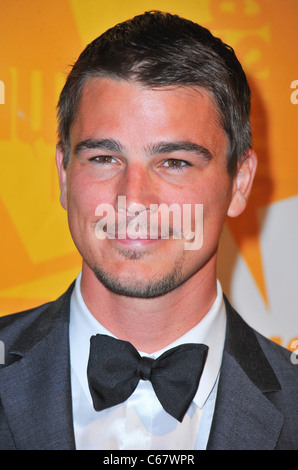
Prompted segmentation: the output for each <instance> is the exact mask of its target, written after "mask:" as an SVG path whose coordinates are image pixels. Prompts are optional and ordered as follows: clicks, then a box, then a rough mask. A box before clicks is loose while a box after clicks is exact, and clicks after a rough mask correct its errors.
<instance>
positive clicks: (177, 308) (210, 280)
mask: <svg viewBox="0 0 298 470" xmlns="http://www.w3.org/2000/svg"><path fill="white" fill-rule="evenodd" d="M201 271H202V270H201ZM201 271H200V272H198V273H196V274H194V275H193V276H192V277H191V278H190V279H188V280H187V281H186V282H185V283H184V284H182V285H181V286H180V287H178V288H176V289H174V290H173V291H171V292H169V293H168V294H166V295H163V296H161V297H157V298H153V299H140V298H132V297H126V296H122V295H118V294H114V293H112V292H110V291H109V290H108V289H106V288H105V287H104V286H103V284H102V283H101V282H99V281H98V279H97V278H96V276H95V275H94V273H93V271H91V270H90V268H89V267H87V266H86V265H85V264H83V269H82V278H81V292H82V296H83V299H84V301H85V303H86V305H87V307H88V309H89V310H90V312H91V313H92V314H93V315H94V317H95V318H96V319H97V320H98V321H99V322H100V323H101V324H102V325H103V326H104V327H105V328H106V329H107V330H109V331H110V332H111V333H112V334H113V335H115V336H116V337H117V338H119V339H123V340H125V341H129V342H131V343H132V344H133V345H134V346H135V348H136V349H138V350H139V351H143V352H145V353H149V354H150V353H152V352H154V351H158V350H159V349H162V348H163V347H165V346H167V345H168V344H170V343H172V342H173V341H175V340H176V339H177V338H179V337H180V336H182V335H183V334H184V333H186V332H187V331H189V330H190V329H191V328H193V327H194V326H195V325H196V324H197V323H199V322H200V321H201V320H202V318H203V317H204V316H205V315H206V313H207V312H208V311H209V309H210V308H211V306H212V304H213V302H214V301H215V298H216V295H217V286H216V273H215V269H213V267H212V268H211V267H210V266H207V267H206V269H204V268H203V271H204V272H201Z"/></svg>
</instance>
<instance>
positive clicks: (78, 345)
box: [70, 273, 226, 408]
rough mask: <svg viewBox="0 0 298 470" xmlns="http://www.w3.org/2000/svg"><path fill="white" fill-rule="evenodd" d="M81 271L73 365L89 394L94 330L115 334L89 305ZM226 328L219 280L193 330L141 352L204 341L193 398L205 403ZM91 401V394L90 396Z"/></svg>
mask: <svg viewBox="0 0 298 470" xmlns="http://www.w3.org/2000/svg"><path fill="white" fill-rule="evenodd" d="M80 285H81V273H80V274H79V275H78V277H77V279H76V283H75V288H74V290H73V293H72V296H71V307H70V353H71V367H72V370H73V371H74V373H75V374H76V376H77V378H78V379H79V381H80V383H81V385H82V387H83V388H84V391H85V393H86V394H87V396H90V392H89V387H88V381H87V373H86V370H87V364H88V358H89V347H90V337H91V336H92V335H95V334H105V335H109V336H113V337H114V335H113V334H111V333H110V332H109V331H108V330H107V329H106V328H104V326H103V325H101V324H100V323H99V322H98V321H97V320H96V319H95V317H94V316H93V315H92V314H91V312H90V311H89V309H88V308H87V306H86V304H85V302H84V299H83V297H82V294H81V288H80ZM225 330H226V311H225V304H224V300H223V294H222V288H221V284H220V282H219V281H217V297H216V299H215V301H214V303H213V305H212V307H211V308H210V310H209V311H208V313H207V314H206V315H205V316H204V318H203V319H202V320H201V321H200V322H199V323H198V324H197V325H195V326H194V327H193V328H192V329H191V330H189V331H188V332H187V333H185V334H184V335H182V336H181V337H180V338H178V339H176V340H175V341H174V342H172V343H171V344H169V345H168V346H166V347H165V348H163V349H161V350H159V351H156V352H154V353H153V354H150V355H149V354H145V353H143V352H142V351H139V353H140V354H141V355H147V356H150V357H158V356H160V355H161V354H163V353H164V352H165V351H166V350H168V349H170V348H173V347H175V346H178V345H180V344H185V343H203V344H206V345H207V346H208V347H209V351H208V356H207V360H206V364H205V367H204V371H203V374H202V377H201V380H200V386H199V387H198V390H197V393H196V395H195V397H194V399H193V401H194V402H195V403H196V405H197V406H198V407H200V408H201V407H202V406H203V405H204V403H205V401H206V400H207V398H208V396H209V394H210V393H211V391H212V389H213V387H214V385H215V382H216V379H217V377H218V374H219V370H220V364H221V359H222V352H223V347H224V339H225ZM90 401H91V397H90Z"/></svg>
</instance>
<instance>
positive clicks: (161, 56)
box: [58, 11, 251, 176]
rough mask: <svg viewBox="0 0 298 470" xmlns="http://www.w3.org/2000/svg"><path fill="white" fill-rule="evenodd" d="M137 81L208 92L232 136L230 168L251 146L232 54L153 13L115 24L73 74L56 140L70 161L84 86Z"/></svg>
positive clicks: (194, 28) (189, 25)
mask: <svg viewBox="0 0 298 470" xmlns="http://www.w3.org/2000/svg"><path fill="white" fill-rule="evenodd" d="M100 76H105V77H111V78H115V79H125V80H129V79H133V80H135V81H137V82H139V83H141V84H143V85H145V86H151V87H153V86H154V87H163V86H169V85H178V86H179V85H181V86H194V87H200V88H203V89H206V90H208V92H210V94H211V96H212V97H213V99H214V102H215V104H216V106H217V109H218V111H219V114H220V118H221V125H222V127H223V129H224V131H225V132H226V134H227V137H228V155H227V169H228V172H229V174H230V175H232V176H233V175H234V174H235V172H236V170H237V164H238V161H239V160H240V159H241V158H242V157H243V156H245V154H246V152H247V151H248V149H249V148H250V147H251V125H250V89H249V85H248V83H247V79H246V76H245V73H244V71H243V69H242V67H241V64H240V63H239V61H238V59H237V57H236V55H235V53H234V51H233V49H232V48H231V47H230V46H227V45H226V44H224V43H223V42H222V40H221V39H219V38H216V37H214V36H213V35H212V34H211V32H210V31H209V30H208V29H206V28H204V27H202V26H200V25H198V24H196V23H194V22H192V21H190V20H187V19H184V18H181V17H180V16H178V15H171V14H169V13H162V12H159V11H149V12H145V13H144V14H142V15H138V16H136V17H134V18H132V19H131V20H127V21H124V22H123V23H120V24H117V25H116V26H114V27H113V28H111V29H109V30H107V31H106V32H105V33H103V34H102V35H101V36H99V37H98V38H97V39H95V40H94V41H92V42H91V43H90V44H89V45H88V46H87V47H86V48H85V50H84V51H83V52H82V53H81V55H80V56H79V58H78V60H77V61H76V63H75V64H74V66H73V68H72V70H71V71H70V73H69V75H68V77H67V80H66V83H65V85H64V87H63V90H62V92H61V95H60V99H59V102H58V135H59V139H60V145H61V147H62V149H63V151H64V165H65V166H67V164H68V162H69V153H70V128H71V125H72V124H73V122H74V120H75V115H76V112H77V108H78V105H79V101H80V96H81V92H82V89H83V87H84V85H85V83H86V82H87V81H88V80H89V79H91V78H94V77H100Z"/></svg>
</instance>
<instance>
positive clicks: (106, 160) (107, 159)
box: [90, 155, 117, 165]
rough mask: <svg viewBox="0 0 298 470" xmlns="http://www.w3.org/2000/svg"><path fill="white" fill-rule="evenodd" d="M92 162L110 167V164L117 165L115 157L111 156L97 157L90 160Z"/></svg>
mask: <svg viewBox="0 0 298 470" xmlns="http://www.w3.org/2000/svg"><path fill="white" fill-rule="evenodd" d="M90 161H93V162H96V163H99V164H101V165H108V164H110V163H117V162H116V160H115V158H114V157H111V156H110V155H97V156H96V157H92V158H90Z"/></svg>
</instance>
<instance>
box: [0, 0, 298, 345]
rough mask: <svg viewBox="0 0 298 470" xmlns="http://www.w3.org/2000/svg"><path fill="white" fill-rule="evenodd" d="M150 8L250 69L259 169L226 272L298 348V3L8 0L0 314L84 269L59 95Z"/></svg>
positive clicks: (224, 277)
mask: <svg viewBox="0 0 298 470" xmlns="http://www.w3.org/2000/svg"><path fill="white" fill-rule="evenodd" d="M151 9H159V10H167V11H170V12H171V13H178V14H180V15H182V16H186V17H188V18H190V19H193V20H195V21H197V22H199V23H201V24H203V25H204V26H207V27H208V28H210V29H211V31H212V32H213V33H214V34H215V35H219V36H220V37H222V39H223V40H224V41H225V42H227V43H229V44H230V45H232V46H233V47H234V48H235V50H236V52H237V55H238V57H239V59H240V61H241V62H242V64H243V66H244V68H245V70H246V73H247V75H248V79H249V82H250V85H251V88H252V92H253V103H252V106H253V107H252V109H253V110H252V121H253V131H254V146H255V149H256V151H257V153H258V156H259V167H258V172H257V176H256V181H255V185H254V189H253V192H252V195H251V199H250V203H249V206H248V209H247V211H246V212H245V213H244V215H243V216H241V217H240V218H238V219H235V220H229V221H228V224H227V228H226V229H225V232H224V234H223V241H222V244H221V249H220V257H219V259H220V266H219V276H220V280H221V281H222V284H223V287H224V290H225V291H226V292H227V294H228V295H229V296H230V298H231V300H232V302H234V304H235V305H236V307H237V308H238V309H239V310H240V312H241V313H242V314H243V316H244V317H245V318H246V319H247V320H248V321H249V322H250V323H251V324H252V325H253V326H255V327H256V328H258V329H259V330H261V332H263V333H264V334H266V335H267V336H271V337H274V338H275V340H276V341H279V342H281V343H283V344H284V345H285V346H287V347H291V341H292V340H293V339H294V338H296V337H298V320H297V317H296V315H297V314H298V301H297V298H298V296H297V287H298V270H297V268H296V266H298V250H297V248H296V240H298V217H297V214H298V198H297V194H298V159H297V153H298V152H297V151H298V143H297V116H298V104H297V103H298V98H297V96H298V70H297V39H298V34H297V24H298V23H297V20H298V1H297V0H184V2H181V0H155V1H154V0H153V1H148V0H126V2H122V1H121V0H110V1H106V0H99V1H98V0H84V1H82V0H10V1H9V2H6V1H4V0H2V1H1V15H0V24H1V26H0V50H1V63H0V123H1V126H0V159H1V171H0V221H1V222H0V224H1V269H0V314H1V315H3V314H6V313H10V312H14V311H17V310H21V309H25V308H30V307H31V306H35V305H38V304H40V303H42V302H46V301H48V300H51V299H54V298H56V297H57V296H59V295H60V294H61V293H62V292H63V291H64V290H65V289H66V287H67V286H68V284H69V283H70V282H71V281H72V280H73V279H74V277H75V276H76V275H77V273H78V271H79V270H80V265H81V261H80V258H79V256H78V254H77V253H76V250H75V248H74V245H73V242H72V240H71V238H70V235H69V233H68V227H67V220H66V214H65V212H64V211H63V210H62V208H61V207H60V205H59V189H58V181H57V175H56V168H55V160H54V155H55V143H56V117H55V106H56V102H57V98H58V95H59V92H60V90H61V87H62V84H63V82H64V80H65V75H66V74H67V72H68V71H69V66H70V65H71V64H73V62H74V61H75V59H76V58H77V56H78V54H79V52H80V51H81V50H82V48H83V47H85V45H86V44H87V43H89V42H90V41H91V40H92V39H94V38H95V37H96V36H98V35H99V34H100V33H101V32H103V31H104V30H106V29H107V28H108V27H110V26H112V25H113V24H115V23H116V22H119V21H122V20H124V19H127V18H129V17H131V16H134V15H135V14H139V13H141V12H143V11H144V10H151ZM296 88H297V90H296ZM266 224H267V225H266ZM296 237H297V238H296ZM295 276H296V277H295ZM295 286H296V287H295ZM282 306H284V309H282V308H281V307H282ZM285 310H286V313H285ZM295 313H296V314H295Z"/></svg>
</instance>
